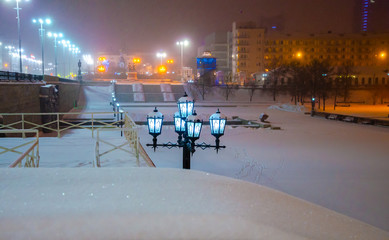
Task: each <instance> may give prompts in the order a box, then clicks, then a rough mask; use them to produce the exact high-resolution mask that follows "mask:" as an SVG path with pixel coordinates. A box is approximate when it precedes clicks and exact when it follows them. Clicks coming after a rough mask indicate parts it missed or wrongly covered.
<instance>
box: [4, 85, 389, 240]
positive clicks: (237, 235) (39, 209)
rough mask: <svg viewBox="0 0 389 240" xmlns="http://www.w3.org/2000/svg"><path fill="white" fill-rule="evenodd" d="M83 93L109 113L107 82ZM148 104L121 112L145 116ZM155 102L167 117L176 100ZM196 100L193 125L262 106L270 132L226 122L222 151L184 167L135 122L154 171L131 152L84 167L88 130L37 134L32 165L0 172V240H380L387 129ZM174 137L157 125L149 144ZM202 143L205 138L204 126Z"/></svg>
mask: <svg viewBox="0 0 389 240" xmlns="http://www.w3.org/2000/svg"><path fill="white" fill-rule="evenodd" d="M84 90H85V96H84V98H85V99H87V101H86V105H87V106H86V107H85V109H86V110H89V111H90V110H97V109H103V110H102V111H105V110H106V109H110V106H109V99H110V92H109V87H98V86H97V87H95V86H89V87H85V89H84ZM154 106H155V103H152V104H148V103H142V104H132V105H131V106H129V107H127V108H124V110H125V111H127V112H128V114H129V115H130V116H131V117H132V118H133V119H134V120H135V121H145V119H146V115H147V113H149V112H151V111H152V110H153V109H154ZM158 106H159V107H158V109H159V111H160V112H162V113H163V114H164V115H165V120H168V121H172V119H173V118H172V116H173V114H174V112H176V111H177V109H176V104H158ZM197 106H198V107H196V111H197V113H198V115H200V116H201V117H202V118H203V119H204V120H207V118H209V116H210V115H211V114H213V113H215V112H216V110H217V108H219V109H220V111H221V112H222V113H223V114H225V115H226V116H227V117H228V119H231V118H232V116H239V117H240V118H243V119H246V120H249V121H258V117H259V114H260V113H261V112H266V113H267V114H268V115H269V118H268V120H269V121H270V123H271V124H272V126H279V127H281V130H270V129H262V128H261V129H252V128H244V127H236V128H235V127H231V126H227V129H226V132H225V135H224V136H223V137H222V138H221V144H222V145H226V146H227V148H226V149H221V150H220V151H219V153H218V154H216V152H215V151H214V150H211V149H207V150H201V149H197V150H196V152H195V153H194V155H193V156H192V157H191V168H192V170H191V171H184V170H180V168H182V150H181V149H170V150H169V149H166V148H157V149H156V151H155V152H154V151H153V150H152V149H151V148H147V147H146V146H145V144H146V143H151V142H152V137H151V136H150V135H148V133H147V127H146V126H140V128H139V134H140V140H141V143H142V144H143V145H144V147H145V148H146V151H147V152H148V154H149V156H150V157H151V159H152V160H153V161H154V163H155V164H156V166H157V169H148V168H133V166H134V165H135V160H134V157H129V156H128V155H123V153H121V152H120V151H117V152H116V153H111V155H107V156H104V159H103V164H102V168H100V169H93V168H91V167H92V164H91V163H92V161H94V158H95V156H94V150H95V141H96V140H95V139H93V138H91V133H90V132H89V131H87V130H72V131H69V132H67V134H66V135H65V137H63V138H59V139H58V138H40V155H41V165H40V168H39V169H0V239H26V238H27V239H28V238H30V239H75V238H77V239H93V238H95V239H164V238H165V239H166V238H169V239H172V238H195V239H196V238H209V239H389V235H388V232H384V231H389V207H388V202H389V188H388V187H387V186H388V183H389V174H387V173H388V172H389V161H388V159H389V158H388V156H389V148H388V139H389V129H388V128H383V127H376V126H366V125H358V124H353V123H345V122H339V121H330V120H326V119H323V118H312V117H310V116H307V115H304V114H303V110H302V112H300V111H298V110H296V109H295V110H293V106H292V105H289V106H292V107H289V106H288V105H285V106H286V107H282V108H283V109H278V108H276V109H269V106H271V105H270V104H250V103H229V104H220V103H219V104H217V103H212V102H207V103H205V102H200V103H197ZM199 106H201V107H199ZM277 106H282V104H277ZM284 109H289V110H290V111H280V110H284ZM75 111H76V110H75ZM350 111H351V110H350ZM116 136H117V137H116ZM105 137H106V139H107V140H109V141H112V142H113V143H115V141H116V142H117V143H120V141H121V140H120V137H119V136H118V135H117V133H115V134H114V135H109V134H108V135H107V136H105ZM176 139H177V134H176V133H175V132H174V129H173V127H172V126H164V128H163V131H162V134H161V135H160V136H159V137H158V142H159V143H163V142H165V143H166V142H168V141H171V142H175V141H176ZM14 141H17V140H15V139H12V140H11V139H9V138H0V145H4V144H5V145H7V144H8V145H7V146H12V145H13V144H14V143H15V142H14ZM18 141H20V139H19V140H18ZM203 141H204V142H207V143H214V137H213V136H211V134H210V132H209V127H208V126H204V127H203V130H202V134H201V138H200V139H199V140H198V141H197V142H198V143H201V142H203ZM1 157H2V156H1V155H0V162H1V166H3V167H5V166H8V165H7V164H8V162H5V163H4V160H3V159H2V158H1ZM143 166H145V165H144V164H143ZM80 167H81V168H80ZM110 167H115V168H110ZM214 174H216V175H218V176H216V175H214ZM220 175H222V176H226V177H228V178H225V177H221V176H220ZM232 178H235V179H232ZM236 179H240V180H244V181H240V180H236ZM250 182H251V183H250ZM112 184H114V185H112ZM114 186H115V187H114ZM266 187H269V188H272V189H276V190H279V191H281V192H283V193H281V192H277V191H274V190H270V189H268V188H266ZM108 190H109V191H108ZM63 193H64V194H65V195H63ZM284 193H286V194H284ZM42 194H43V195H42ZM91 194H92V195H91ZM287 194H289V195H287ZM290 195H292V196H294V197H297V198H299V199H296V198H294V197H292V196H290ZM300 199H304V200H306V201H308V202H312V203H313V204H311V203H308V202H305V201H304V200H300ZM314 204H317V205H314ZM318 205H320V206H322V207H319V206H318ZM323 207H325V208H326V209H325V208H323ZM328 209H331V210H333V211H336V212H338V213H341V214H344V215H347V216H348V217H346V216H344V215H340V214H338V213H335V212H332V211H331V210H328ZM349 217H352V218H354V219H351V218H349ZM355 219H358V220H360V221H363V222H366V223H368V224H371V225H373V226H375V227H378V228H381V229H383V230H384V231H382V230H378V229H376V228H375V227H372V226H370V225H367V224H364V223H361V222H359V221H358V220H355Z"/></svg>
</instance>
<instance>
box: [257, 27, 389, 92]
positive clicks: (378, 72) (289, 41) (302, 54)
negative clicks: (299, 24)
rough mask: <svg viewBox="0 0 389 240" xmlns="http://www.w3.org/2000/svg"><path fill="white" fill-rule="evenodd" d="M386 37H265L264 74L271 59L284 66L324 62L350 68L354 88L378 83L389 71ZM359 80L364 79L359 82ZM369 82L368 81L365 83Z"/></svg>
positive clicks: (271, 61)
mask: <svg viewBox="0 0 389 240" xmlns="http://www.w3.org/2000/svg"><path fill="white" fill-rule="evenodd" d="M388 52H389V34H373V33H371V34H367V33H361V34H333V33H327V34H283V35H281V34H278V35H269V36H266V40H265V44H264V61H265V71H266V70H270V69H271V68H272V67H273V66H272V63H273V62H274V59H277V60H278V61H279V62H281V63H283V64H285V63H289V62H292V61H300V62H301V63H302V64H307V63H309V62H311V61H312V60H313V59H318V60H321V61H322V60H327V61H329V62H330V64H331V66H333V67H335V70H336V68H339V67H341V66H345V65H351V66H353V68H354V74H353V75H354V76H355V78H356V80H357V82H356V83H357V84H362V85H363V84H369V83H370V84H371V83H376V82H378V83H381V82H382V81H383V79H384V78H387V73H385V70H388V69H389V58H388ZM363 79H366V81H365V80H363ZM369 79H370V80H369Z"/></svg>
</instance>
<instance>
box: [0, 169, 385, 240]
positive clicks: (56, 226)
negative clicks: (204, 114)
mask: <svg viewBox="0 0 389 240" xmlns="http://www.w3.org/2000/svg"><path fill="white" fill-rule="evenodd" d="M0 182H1V184H2V185H3V186H4V187H2V188H0V196H1V201H0V239H323V240H324V239H325V240H327V239H342V240H343V239H375V240H378V239H388V238H389V234H388V233H387V232H383V231H382V230H379V229H376V228H374V227H372V226H369V225H367V224H364V223H361V222H359V221H357V220H353V219H351V218H348V217H346V216H344V215H340V214H338V213H335V212H333V211H330V210H328V209H324V208H322V207H318V206H316V205H313V204H311V203H308V202H305V201H302V200H299V199H296V198H293V197H291V196H289V195H286V194H283V193H281V192H278V191H274V190H271V189H268V188H266V187H262V186H259V185H256V184H252V183H247V182H243V181H240V180H234V179H231V178H226V177H220V176H216V175H212V174H208V173H204V172H197V171H186V170H178V169H152V168H114V169H112V168H103V169H90V168H82V169H80V168H60V169H45V168H40V169H0Z"/></svg>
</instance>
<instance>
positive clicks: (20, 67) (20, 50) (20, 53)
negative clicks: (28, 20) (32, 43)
mask: <svg viewBox="0 0 389 240" xmlns="http://www.w3.org/2000/svg"><path fill="white" fill-rule="evenodd" d="M6 1H7V2H10V1H11V0H6ZM14 1H15V2H16V8H14V9H15V10H16V19H17V20H18V38H19V71H20V73H22V72H23V64H22V40H21V39H22V38H21V36H20V13H19V11H20V10H21V8H20V7H19V2H21V1H22V0H14ZM29 1H30V0H25V2H29Z"/></svg>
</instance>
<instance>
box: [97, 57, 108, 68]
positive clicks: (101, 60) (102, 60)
mask: <svg viewBox="0 0 389 240" xmlns="http://www.w3.org/2000/svg"><path fill="white" fill-rule="evenodd" d="M105 60H107V58H106V57H99V61H100V62H104V61H105ZM104 71H105V70H104Z"/></svg>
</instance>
